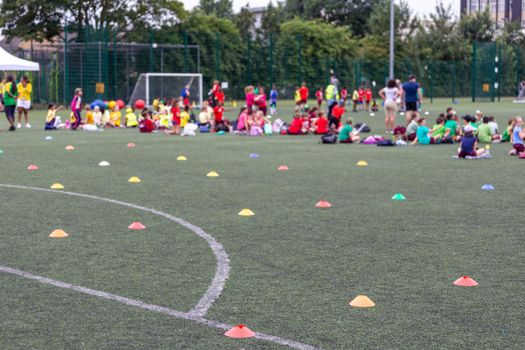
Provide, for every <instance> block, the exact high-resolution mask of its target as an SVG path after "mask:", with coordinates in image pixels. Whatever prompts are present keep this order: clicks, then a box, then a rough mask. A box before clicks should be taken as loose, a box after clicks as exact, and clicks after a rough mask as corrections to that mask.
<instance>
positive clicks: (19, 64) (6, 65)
mask: <svg viewBox="0 0 525 350" xmlns="http://www.w3.org/2000/svg"><path fill="white" fill-rule="evenodd" d="M39 70H40V65H39V64H38V63H36V62H31V61H28V60H24V59H22V58H18V57H16V56H13V55H11V54H10V53H9V52H7V51H6V50H4V49H3V48H1V47H0V71H39Z"/></svg>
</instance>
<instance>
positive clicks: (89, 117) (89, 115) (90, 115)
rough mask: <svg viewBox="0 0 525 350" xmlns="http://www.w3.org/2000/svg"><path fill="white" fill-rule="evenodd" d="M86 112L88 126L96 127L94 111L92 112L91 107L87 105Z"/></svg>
mask: <svg viewBox="0 0 525 350" xmlns="http://www.w3.org/2000/svg"><path fill="white" fill-rule="evenodd" d="M84 110H85V111H86V124H87V125H95V118H94V117H93V111H92V110H91V106H90V105H86V107H85V108H84Z"/></svg>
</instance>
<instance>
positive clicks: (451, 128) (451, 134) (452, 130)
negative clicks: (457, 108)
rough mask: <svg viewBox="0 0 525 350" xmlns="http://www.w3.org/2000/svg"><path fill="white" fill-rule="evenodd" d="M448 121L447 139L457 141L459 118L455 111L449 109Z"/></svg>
mask: <svg viewBox="0 0 525 350" xmlns="http://www.w3.org/2000/svg"><path fill="white" fill-rule="evenodd" d="M447 111H448V112H449V113H447V116H446V119H447V120H446V121H445V135H444V138H445V139H452V141H456V138H457V135H458V134H459V133H458V123H457V121H456V119H457V117H456V114H455V112H454V110H453V109H451V108H450V107H449V108H447Z"/></svg>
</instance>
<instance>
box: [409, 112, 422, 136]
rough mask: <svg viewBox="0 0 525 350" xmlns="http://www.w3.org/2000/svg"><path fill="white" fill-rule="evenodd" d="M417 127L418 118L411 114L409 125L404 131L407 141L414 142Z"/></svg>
mask: <svg viewBox="0 0 525 350" xmlns="http://www.w3.org/2000/svg"><path fill="white" fill-rule="evenodd" d="M418 126H419V118H418V116H417V113H412V117H411V120H410V123H408V126H407V129H406V135H407V140H408V141H414V140H415V139H416V132H417V128H418Z"/></svg>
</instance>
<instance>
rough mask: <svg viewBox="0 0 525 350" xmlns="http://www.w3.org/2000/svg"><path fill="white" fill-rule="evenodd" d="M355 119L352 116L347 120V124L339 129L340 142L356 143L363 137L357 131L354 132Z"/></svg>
mask: <svg viewBox="0 0 525 350" xmlns="http://www.w3.org/2000/svg"><path fill="white" fill-rule="evenodd" d="M353 130H354V128H353V121H352V118H348V119H347V120H346V124H345V125H344V126H343V127H342V128H341V131H339V143H354V142H359V140H360V139H361V137H359V135H357V133H354V132H353Z"/></svg>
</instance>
